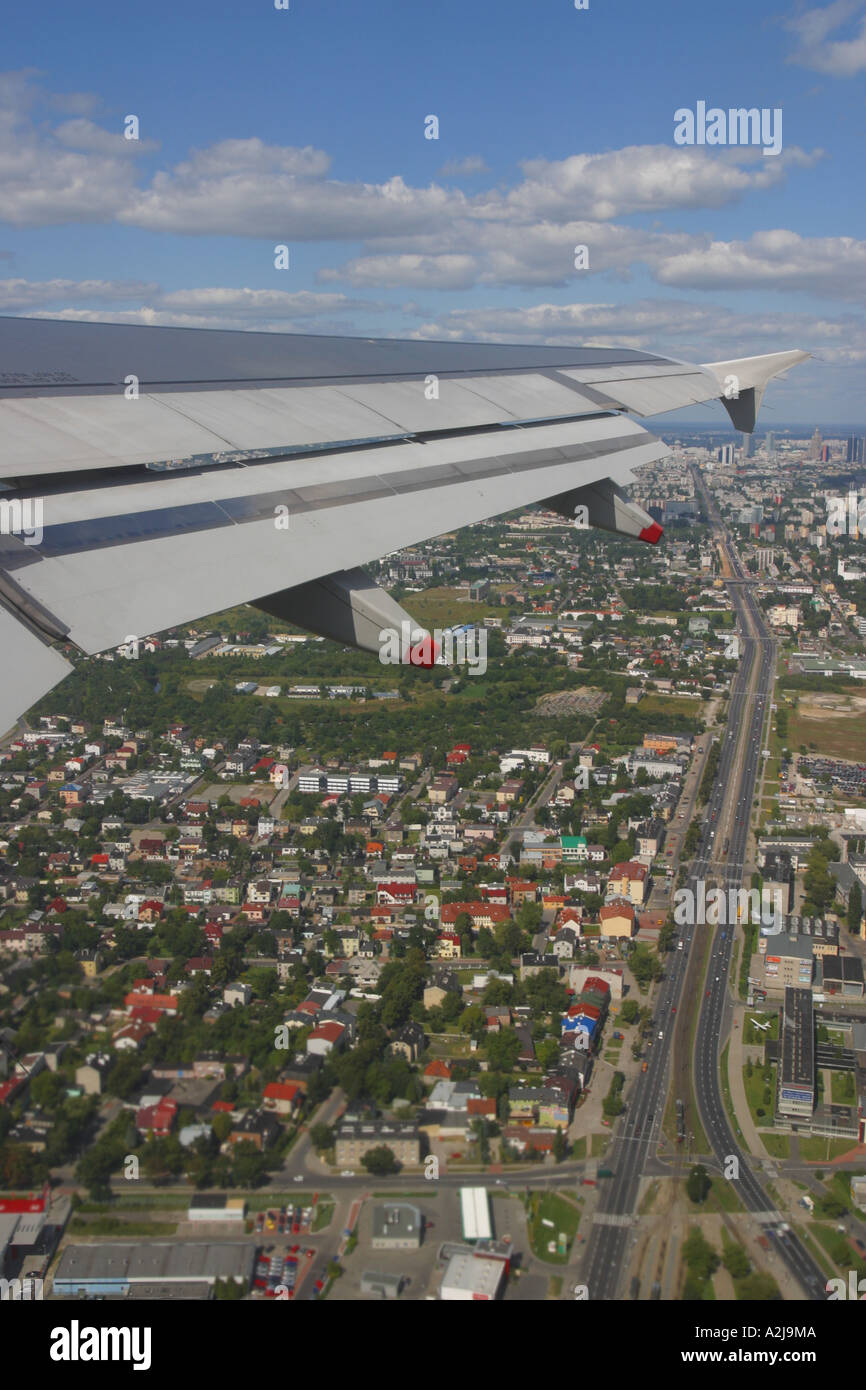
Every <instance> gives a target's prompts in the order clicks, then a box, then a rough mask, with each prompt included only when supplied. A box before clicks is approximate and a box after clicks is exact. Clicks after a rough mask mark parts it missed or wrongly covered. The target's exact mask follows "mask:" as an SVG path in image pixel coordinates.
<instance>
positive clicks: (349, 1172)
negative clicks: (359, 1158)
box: [340, 1168, 355, 1178]
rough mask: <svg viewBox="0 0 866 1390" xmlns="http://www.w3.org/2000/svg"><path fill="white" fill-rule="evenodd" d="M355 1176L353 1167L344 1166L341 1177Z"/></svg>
mask: <svg viewBox="0 0 866 1390" xmlns="http://www.w3.org/2000/svg"><path fill="white" fill-rule="evenodd" d="M354 1176H355V1172H354V1169H352V1168H344V1169H343V1171H342V1173H341V1174H340V1177H341V1178H353V1177H354Z"/></svg>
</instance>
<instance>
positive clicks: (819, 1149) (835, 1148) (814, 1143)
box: [798, 1134, 857, 1163]
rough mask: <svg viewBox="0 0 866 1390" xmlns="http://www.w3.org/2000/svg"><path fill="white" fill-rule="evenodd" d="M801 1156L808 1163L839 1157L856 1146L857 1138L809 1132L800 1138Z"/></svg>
mask: <svg viewBox="0 0 866 1390" xmlns="http://www.w3.org/2000/svg"><path fill="white" fill-rule="evenodd" d="M798 1144H799V1148H800V1157H801V1158H804V1159H805V1160H806V1162H807V1163H817V1162H818V1161H819V1160H820V1159H824V1160H825V1161H826V1160H827V1159H829V1158H839V1157H841V1155H842V1154H845V1153H848V1152H849V1150H851V1149H853V1148H855V1147H856V1144H857V1140H856V1139H830V1138H827V1137H825V1136H824V1135H823V1134H809V1135H807V1136H805V1137H804V1138H801V1139H799V1140H798Z"/></svg>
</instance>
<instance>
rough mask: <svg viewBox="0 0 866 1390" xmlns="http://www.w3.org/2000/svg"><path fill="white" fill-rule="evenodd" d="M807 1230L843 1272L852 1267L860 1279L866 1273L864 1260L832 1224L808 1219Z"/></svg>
mask: <svg viewBox="0 0 866 1390" xmlns="http://www.w3.org/2000/svg"><path fill="white" fill-rule="evenodd" d="M809 1230H810V1231H811V1232H812V1234H813V1235H814V1237H815V1239H816V1241H818V1243H819V1244H820V1245H821V1247H822V1248H823V1249H824V1250H826V1252H827V1254H828V1255H829V1256H830V1259H831V1260H832V1261H833V1263H834V1264H835V1265H836V1266H837V1267H838V1268H839V1269H841V1270H842V1271H843V1272H844V1273H845V1274H847V1272H848V1270H849V1269H854V1270H856V1271H857V1277H858V1279H862V1278H863V1276H864V1275H866V1262H864V1261H863V1260H862V1259H861V1258H860V1256H859V1255H858V1254H857V1252H856V1250H855V1249H854V1247H853V1245H852V1244H851V1242H850V1241H849V1240H848V1238H847V1236H843V1235H842V1232H841V1231H837V1230H836V1228H835V1227H834V1226H828V1225H826V1224H825V1223H824V1222H822V1221H810V1222H809Z"/></svg>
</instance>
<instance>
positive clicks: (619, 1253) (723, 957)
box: [582, 471, 825, 1299]
mask: <svg viewBox="0 0 866 1390" xmlns="http://www.w3.org/2000/svg"><path fill="white" fill-rule="evenodd" d="M694 477H695V488H696V491H698V492H699V493H700V494H701V495H702V497H703V498H704V502H705V505H706V506H707V510H708V515H709V518H710V522H711V524H712V525H713V526H714V527H715V528H716V530H717V532H719V533H720V538H721V540H722V544H723V545H724V546H725V548H726V551H727V555H728V558H729V561H730V566H731V571H732V574H733V576H735V578H734V579H733V581H732V582H731V583H729V585H728V592H729V593H730V595H731V600H732V603H733V604H734V608H735V611H736V613H737V618H738V622H739V626H740V631H741V634H742V638H741V645H742V648H743V651H742V660H741V662H740V666H739V669H738V670H737V673H736V675H735V678H734V681H733V685H732V689H731V700H730V708H729V713H728V721H727V725H726V729H725V733H724V735H723V739H722V746H721V751H720V756H719V764H718V770H717V774H716V778H715V781H714V784H713V787H712V791H711V794H710V799H709V803H708V805H707V808H706V816H705V820H704V825H703V832H702V835H701V839H700V841H699V844H698V848H697V853H696V856H695V859H694V861H693V865H692V870H691V873H690V876H689V878H688V880H687V884H686V886H687V887H688V888H690V889H691V890H692V892H693V893H694V894H695V898H694V899H693V901H697V896H698V884H699V883H703V884H704V885H705V886H706V887H707V890H708V888H709V883H710V882H711V881H712V882H717V883H718V886H719V887H720V888H724V889H725V890H726V892H727V890H728V889H729V888H734V889H739V888H740V887H741V885H742V879H743V871H744V866H745V860H746V851H747V844H748V835H749V817H750V813H751V807H752V798H753V796H754V791H755V784H756V781H757V774H758V770H759V767H760V760H761V754H762V749H763V732H764V723H765V719H766V716H767V710H768V703H769V699H770V692H771V689H772V683H773V674H774V662H775V656H774V647H773V643H772V641H770V640H769V638H768V637H767V635H766V632H765V629H764V626H763V622H762V619H761V615H760V613H759V611H758V609H757V606H756V604H755V601H754V598H753V596H752V593H751V590H750V589H749V588H748V586H747V585H745V584H743V583H742V582H738V581H742V580H743V578H744V576H743V573H742V569H741V567H740V562H739V559H738V557H737V556H736V555H735V553H734V551H733V548H732V546H731V544H730V540H729V538H728V536H727V534H726V532H725V530H724V527H723V525H722V522H721V518H720V517H719V514H718V511H717V509H716V508H715V505H714V503H713V502H712V500H711V499H710V498H709V496H708V494H707V493H706V489H705V488H704V486H703V482H702V480H701V479H700V477H699V475H698V474H697V471H695V475H694ZM758 657H760V662H759V663H758V661H757V660H756V658H758ZM716 863H720V864H721V866H722V867H721V868H720V869H719V870H718V871H716V872H715V874H714V869H713V865H714V864H716ZM735 926H736V923H735V922H734V923H733V924H732V925H728V924H727V923H725V925H721V924H720V925H719V926H717V927H708V926H705V925H699V924H694V923H693V924H692V925H690V926H686V927H685V928H684V929H683V932H682V938H683V950H682V951H680V950H677V951H675V952H673V953H671V954H670V955H669V957H668V961H669V964H668V967H667V969H666V972H665V977H664V979H663V981H662V983H661V986H660V988H659V993H658V1001H657V1005H656V1012H655V1020H654V1026H653V1046H652V1049H651V1050H650V1052H649V1056H648V1067H647V1071H646V1072H645V1073H642V1074H640V1075H639V1076H638V1078H637V1080H636V1082H635V1084H634V1086H633V1088H632V1094H631V1095H630V1097H629V1104H628V1108H627V1110H626V1112H625V1114H624V1116H623V1117H622V1119H621V1120H620V1122H619V1124H618V1126H617V1129H616V1131H615V1134H614V1140H613V1144H612V1148H611V1153H610V1158H609V1163H610V1166H611V1167H612V1168H613V1170H614V1177H613V1179H612V1180H611V1181H610V1183H609V1185H608V1186H607V1187H606V1189H605V1190H604V1191H603V1192H602V1194H601V1198H600V1203H599V1209H598V1212H597V1214H596V1217H595V1223H594V1226H593V1231H592V1234H591V1236H590V1239H589V1241H588V1244H587V1251H586V1256H585V1259H584V1264H583V1272H582V1278H583V1281H584V1282H585V1283H586V1285H587V1287H588V1290H589V1296H590V1298H592V1299H615V1298H616V1297H617V1294H618V1290H619V1288H620V1284H621V1282H622V1280H623V1279H624V1278H625V1275H626V1266H627V1259H626V1256H627V1249H628V1241H629V1234H630V1230H629V1228H630V1226H631V1220H632V1217H633V1214H634V1211H635V1206H636V1202H637V1195H638V1189H639V1184H640V1178H641V1175H642V1174H643V1172H644V1171H645V1169H646V1166H647V1163H648V1161H649V1160H650V1158H651V1157H652V1155H653V1154H654V1151H655V1145H656V1142H657V1134H658V1128H659V1125H660V1123H661V1119H662V1114H663V1111H664V1107H665V1104H666V1099H667V1091H668V1079H669V1077H668V1073H669V1061H670V1052H671V1036H672V1034H673V1026H672V1025H673V1024H674V1023H675V1022H676V1013H675V1011H676V1007H677V1004H678V1002H679V999H680V995H681V993H682V990H683V984H684V981H685V977H686V973H687V968H688V959H689V948H690V946H691V943H692V940H693V938H694V936H695V934H696V933H704V932H708V931H712V932H713V933H714V939H713V942H712V953H711V957H710V969H709V971H708V979H707V989H706V992H705V995H704V997H703V999H702V1000H701V1002H700V1013H699V1018H698V1028H697V1035H696V1043H695V1063H694V1073H693V1076H694V1090H695V1096H696V1099H697V1105H698V1110H699V1113H700V1116H701V1121H702V1123H703V1125H704V1128H705V1131H706V1134H707V1138H708V1140H709V1143H710V1145H711V1147H712V1149H713V1152H714V1154H715V1156H716V1159H717V1161H718V1163H719V1165H720V1167H721V1169H722V1171H724V1166H725V1163H726V1160H727V1159H729V1158H730V1157H734V1158H736V1159H737V1164H738V1170H739V1177H738V1178H737V1179H736V1181H737V1183H738V1189H737V1190H738V1193H739V1195H740V1197H741V1200H742V1201H743V1204H744V1206H745V1207H746V1209H747V1210H748V1211H751V1212H754V1213H766V1214H767V1222H768V1229H770V1228H772V1227H773V1226H778V1224H779V1223H781V1216H780V1215H779V1213H778V1212H775V1211H774V1209H773V1204H772V1203H771V1202H770V1200H769V1199H768V1197H767V1196H766V1194H765V1193H764V1191H763V1189H762V1187H761V1185H760V1183H759V1182H758V1180H757V1178H756V1177H755V1175H754V1173H753V1171H752V1169H751V1168H750V1166H749V1163H748V1161H747V1159H746V1157H745V1155H744V1154H743V1153H742V1151H741V1149H740V1148H739V1146H738V1145H737V1143H736V1141H735V1138H734V1135H733V1133H732V1131H731V1126H730V1122H729V1120H728V1116H727V1112H726V1111H725V1108H724V1103H723V1100H722V1094H721V1083H720V1077H719V1049H720V1041H721V1037H722V1031H723V1023H724V1016H725V1010H726V1008H727V1006H728V990H727V986H728V974H729V970H730V964H731V952H732V946H733V939H734V935H735ZM686 1023H687V1020H686V1019H683V1026H685V1025H686ZM774 1241H775V1244H776V1249H777V1251H778V1253H779V1255H780V1256H781V1258H782V1259H783V1261H784V1263H785V1264H786V1265H787V1266H788V1268H789V1269H790V1271H791V1273H792V1274H793V1275H794V1276H795V1277H796V1278H797V1279H798V1280H799V1282H800V1284H801V1286H802V1287H803V1289H804V1291H805V1293H806V1294H807V1296H808V1297H810V1298H822V1297H824V1296H825V1295H824V1279H823V1277H822V1275H821V1272H820V1270H819V1269H818V1267H817V1266H816V1265H815V1263H814V1261H813V1260H812V1259H811V1257H810V1256H809V1255H808V1253H807V1252H806V1250H805V1249H804V1248H803V1246H802V1245H801V1243H800V1242H799V1241H798V1240H797V1238H796V1236H794V1235H793V1233H792V1232H790V1231H784V1232H783V1231H779V1230H774Z"/></svg>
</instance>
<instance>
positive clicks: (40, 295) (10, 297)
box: [0, 279, 386, 333]
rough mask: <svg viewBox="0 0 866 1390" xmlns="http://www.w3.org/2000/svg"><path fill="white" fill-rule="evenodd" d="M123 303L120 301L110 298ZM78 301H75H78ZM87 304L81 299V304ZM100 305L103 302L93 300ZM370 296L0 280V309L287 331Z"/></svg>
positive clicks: (338, 317)
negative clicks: (121, 306)
mask: <svg viewBox="0 0 866 1390" xmlns="http://www.w3.org/2000/svg"><path fill="white" fill-rule="evenodd" d="M119 305H124V306H126V307H124V308H119V307H114V306H119ZM79 306H82V307H79ZM84 306H86V307H84ZM95 306H102V307H95ZM385 307H386V306H385V305H384V304H382V303H380V302H378V301H376V300H362V299H351V298H349V297H347V296H346V295H343V294H336V293H335V294H317V293H314V292H311V291H308V290H299V291H297V292H295V293H292V292H289V291H286V290H257V289H250V288H245V287H240V286H238V287H235V286H214V287H211V288H196V289H182V290H163V289H162V288H161V287H160V286H159V285H157V284H154V283H146V282H144V281H124V280H117V281H111V280H42V281H29V280H24V279H8V280H0V312H3V313H8V314H16V313H17V314H27V315H28V316H29V317H32V318H65V319H72V320H75V321H80V322H89V323H145V324H147V323H150V324H162V325H175V326H178V327H184V326H186V327H199V328H206V327H211V328H259V329H268V330H269V331H274V332H280V331H283V332H287V331H290V330H291V329H292V328H293V327H294V326H296V325H298V324H302V325H303V326H304V327H305V329H307V330H308V329H309V327H310V326H311V325H312V324H315V325H316V327H317V329H318V331H320V332H324V331H326V329H325V327H323V324H324V323H327V324H329V325H333V326H334V328H335V331H337V332H343V333H345V332H346V331H347V323H346V316H347V315H352V314H354V315H364V314H371V313H372V314H375V313H380V312H381V311H382V310H383V309H384V308H385Z"/></svg>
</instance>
